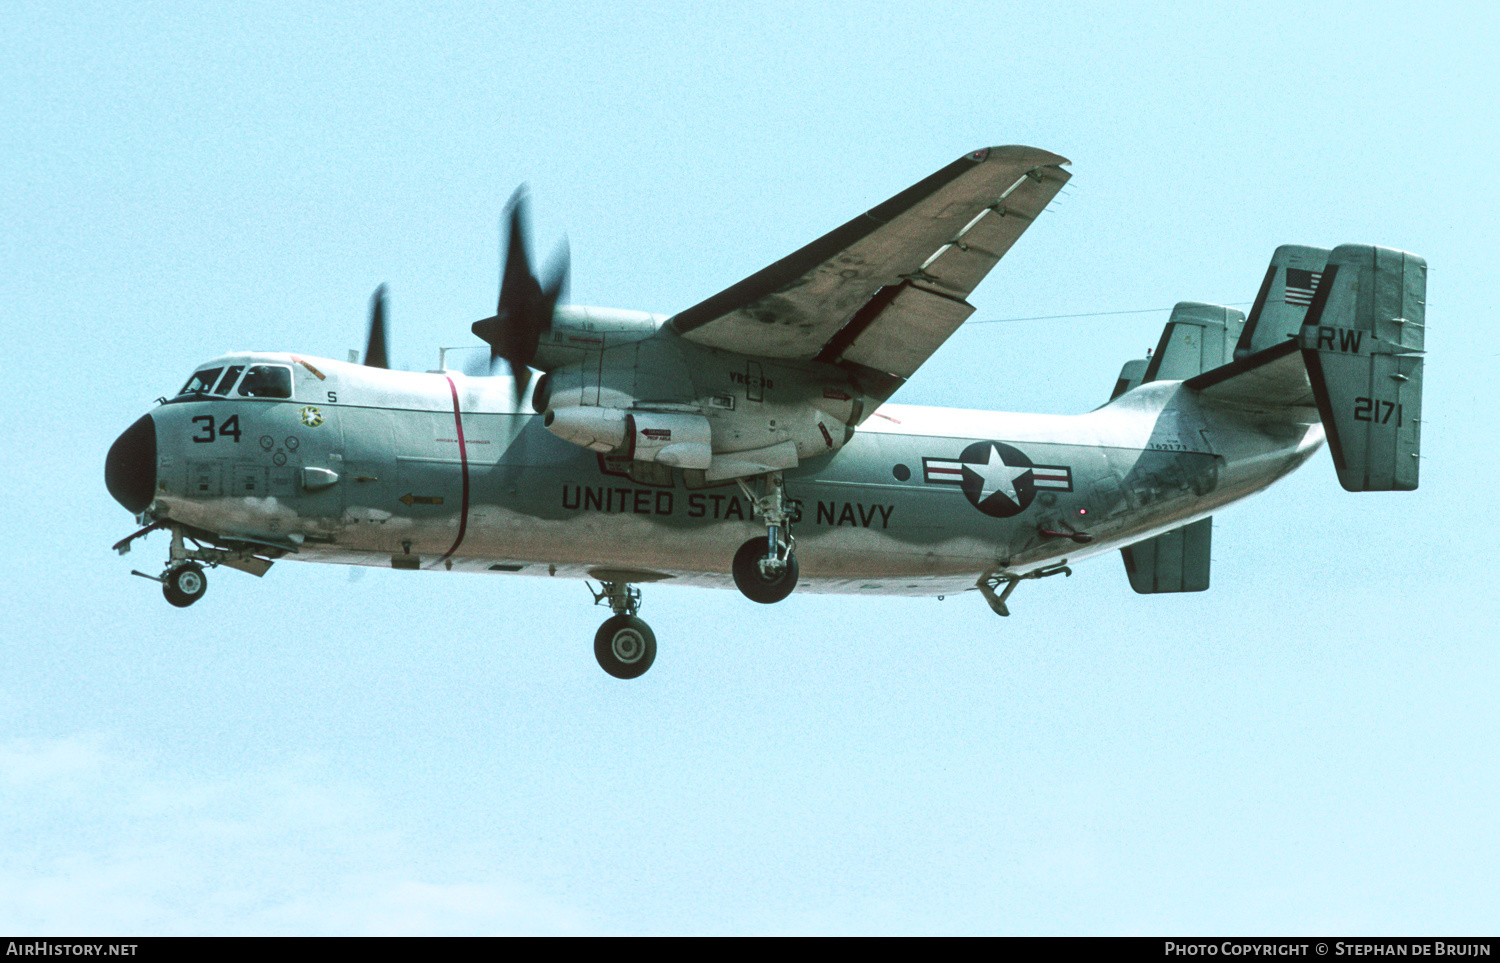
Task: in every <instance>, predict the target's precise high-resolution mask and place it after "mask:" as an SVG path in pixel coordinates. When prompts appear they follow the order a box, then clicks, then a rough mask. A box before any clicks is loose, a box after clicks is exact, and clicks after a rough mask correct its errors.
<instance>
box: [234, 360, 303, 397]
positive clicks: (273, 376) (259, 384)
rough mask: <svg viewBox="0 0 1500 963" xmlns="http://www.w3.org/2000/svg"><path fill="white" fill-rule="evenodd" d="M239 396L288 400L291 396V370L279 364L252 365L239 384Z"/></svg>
mask: <svg viewBox="0 0 1500 963" xmlns="http://www.w3.org/2000/svg"><path fill="white" fill-rule="evenodd" d="M240 395H241V396H242V397H245V398H290V397H291V396H292V369H291V368H286V367H283V366H281V365H279V364H258V365H252V366H251V368H250V370H249V371H247V372H245V380H244V381H241V382H240Z"/></svg>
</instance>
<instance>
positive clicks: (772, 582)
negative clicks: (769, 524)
mask: <svg viewBox="0 0 1500 963" xmlns="http://www.w3.org/2000/svg"><path fill="white" fill-rule="evenodd" d="M765 557H766V540H765V539H764V538H752V539H750V541H748V542H746V543H745V544H743V545H741V546H740V550H739V551H738V552H735V553H734V567H733V569H732V571H733V572H734V584H735V585H736V586H738V587H739V590H740V591H741V592H742V593H744V596H745V598H747V599H749V600H750V601H752V602H760V603H761V604H762V605H770V604H771V603H773V602H780V601H781V600H782V599H784V598H786V597H787V596H788V595H791V594H792V589H794V588H796V587H797V556H796V555H788V556H787V558H786V568H785V570H783V571H782V573H781V575H780V577H778V578H774V579H768V578H766V576H765V575H764V574H763V573H762V572H761V570H760V560H761V559H763V558H765Z"/></svg>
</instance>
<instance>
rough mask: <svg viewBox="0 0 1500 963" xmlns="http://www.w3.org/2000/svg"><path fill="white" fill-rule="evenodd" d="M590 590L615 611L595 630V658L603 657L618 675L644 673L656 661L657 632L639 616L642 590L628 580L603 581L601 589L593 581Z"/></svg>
mask: <svg viewBox="0 0 1500 963" xmlns="http://www.w3.org/2000/svg"><path fill="white" fill-rule="evenodd" d="M589 591H590V592H593V594H594V604H595V605H608V606H609V607H610V608H611V609H613V610H614V613H615V614H614V615H613V616H611V617H610V618H607V619H605V620H604V624H603V625H601V626H599V631H598V632H595V633H594V658H596V659H598V660H599V668H601V669H603V670H604V671H605V672H608V673H609V674H610V675H612V676H614V677H615V678H616V679H634V678H636V677H638V676H641V675H644V674H645V672H646V670H647V669H649V668H651V663H652V662H655V661H656V633H654V632H652V631H651V626H649V625H647V624H646V623H645V622H644V621H642V620H641V619H638V618H636V617H635V613H636V612H637V611H639V610H640V607H641V590H640V589H638V588H635V587H634V586H632V585H630V583H628V582H603V583H601V584H600V586H599V590H598V591H594V587H593V586H592V585H590V586H589Z"/></svg>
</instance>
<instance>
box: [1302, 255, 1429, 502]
mask: <svg viewBox="0 0 1500 963" xmlns="http://www.w3.org/2000/svg"><path fill="white" fill-rule="evenodd" d="M1426 298H1427V262H1426V261H1424V260H1422V259H1421V258H1419V257H1417V256H1416V255H1414V254H1408V253H1406V252H1405V251H1396V250H1392V249H1390V248H1383V247H1374V246H1371V245H1367V244H1344V245H1341V246H1339V247H1337V248H1335V249H1334V250H1333V252H1332V253H1331V254H1330V255H1329V258H1328V266H1327V269H1326V270H1325V271H1324V272H1323V276H1322V280H1321V281H1320V283H1319V285H1318V288H1317V292H1316V296H1315V297H1314V298H1313V301H1312V304H1311V305H1310V306H1309V308H1308V312H1307V317H1306V321H1305V323H1304V324H1303V325H1302V327H1301V329H1300V331H1299V338H1298V343H1299V345H1300V347H1301V349H1302V358H1303V362H1304V364H1305V365H1306V366H1307V375H1308V380H1309V382H1310V383H1311V385H1312V391H1313V397H1314V398H1315V399H1316V401H1317V405H1318V413H1319V415H1320V416H1321V417H1322V420H1323V427H1324V429H1325V430H1326V431H1327V433H1328V448H1329V451H1330V453H1331V454H1332V455H1333V462H1334V467H1335V468H1337V469H1338V474H1339V484H1341V485H1343V486H1344V488H1345V489H1346V490H1348V491H1351V492H1357V491H1411V490H1413V489H1415V488H1416V487H1417V476H1418V462H1419V460H1420V459H1419V456H1420V453H1421V424H1422V352H1423V345H1424V343H1425V333H1426V319H1427V313H1426V309H1427V303H1426Z"/></svg>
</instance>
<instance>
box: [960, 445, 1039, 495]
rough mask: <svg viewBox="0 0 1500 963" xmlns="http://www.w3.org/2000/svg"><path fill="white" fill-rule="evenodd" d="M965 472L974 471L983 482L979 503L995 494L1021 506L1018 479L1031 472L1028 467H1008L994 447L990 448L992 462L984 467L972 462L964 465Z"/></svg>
mask: <svg viewBox="0 0 1500 963" xmlns="http://www.w3.org/2000/svg"><path fill="white" fill-rule="evenodd" d="M964 470H965V471H972V472H973V473H974V474H976V475H978V476H979V477H980V479H982V480H983V482H984V485H983V486H982V487H981V488H980V489H979V501H980V502H983V501H984V500H985V499H986V498H989V497H990V496H991V495H994V494H995V493H997V492H998V493H999V494H1001V495H1004V496H1005V497H1006V498H1008V499H1010V500H1011V502H1013V503H1014V504H1016V505H1020V504H1021V499H1020V496H1018V495H1017V494H1016V479H1018V478H1020V477H1021V476H1022V475H1024V474H1026V473H1027V472H1029V471H1031V466H1030V465H1027V466H1024V467H1021V468H1017V467H1015V466H1014V465H1007V464H1006V463H1005V459H1003V458H1001V457H1000V452H999V450H998V449H996V448H995V446H994V445H991V446H990V460H989V461H988V462H986V463H985V464H983V465H976V464H973V463H972V462H966V463H965V464H964Z"/></svg>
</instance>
